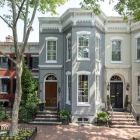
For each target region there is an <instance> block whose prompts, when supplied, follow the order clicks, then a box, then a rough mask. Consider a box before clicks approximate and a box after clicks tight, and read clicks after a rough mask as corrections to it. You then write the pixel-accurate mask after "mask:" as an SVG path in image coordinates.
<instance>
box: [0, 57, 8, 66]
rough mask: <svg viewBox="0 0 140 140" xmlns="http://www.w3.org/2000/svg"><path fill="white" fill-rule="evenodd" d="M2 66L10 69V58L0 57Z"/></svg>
mask: <svg viewBox="0 0 140 140" xmlns="http://www.w3.org/2000/svg"><path fill="white" fill-rule="evenodd" d="M0 64H1V67H2V68H8V58H7V57H0Z"/></svg>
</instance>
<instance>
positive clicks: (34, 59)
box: [32, 57, 39, 68]
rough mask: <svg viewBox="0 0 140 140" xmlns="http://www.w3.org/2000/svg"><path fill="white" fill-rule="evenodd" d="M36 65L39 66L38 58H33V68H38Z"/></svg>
mask: <svg viewBox="0 0 140 140" xmlns="http://www.w3.org/2000/svg"><path fill="white" fill-rule="evenodd" d="M38 64H39V58H38V57H33V58H32V65H33V68H38Z"/></svg>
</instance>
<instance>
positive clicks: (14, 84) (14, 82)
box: [13, 78, 16, 94]
mask: <svg viewBox="0 0 140 140" xmlns="http://www.w3.org/2000/svg"><path fill="white" fill-rule="evenodd" d="M15 92H16V79H15V78H14V79H13V93H14V94H15Z"/></svg>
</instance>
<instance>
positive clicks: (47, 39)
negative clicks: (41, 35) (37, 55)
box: [45, 37, 58, 63]
mask: <svg viewBox="0 0 140 140" xmlns="http://www.w3.org/2000/svg"><path fill="white" fill-rule="evenodd" d="M45 39H46V62H45V63H57V40H58V38H57V37H46V38H45ZM48 41H56V60H47V50H48V49H47V48H48Z"/></svg>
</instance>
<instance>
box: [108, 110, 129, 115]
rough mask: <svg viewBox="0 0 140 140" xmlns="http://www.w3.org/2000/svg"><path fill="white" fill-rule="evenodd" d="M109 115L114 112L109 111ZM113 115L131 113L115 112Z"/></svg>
mask: <svg viewBox="0 0 140 140" xmlns="http://www.w3.org/2000/svg"><path fill="white" fill-rule="evenodd" d="M108 113H109V115H111V114H112V112H111V111H108ZM113 115H131V114H130V113H129V112H113Z"/></svg>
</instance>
